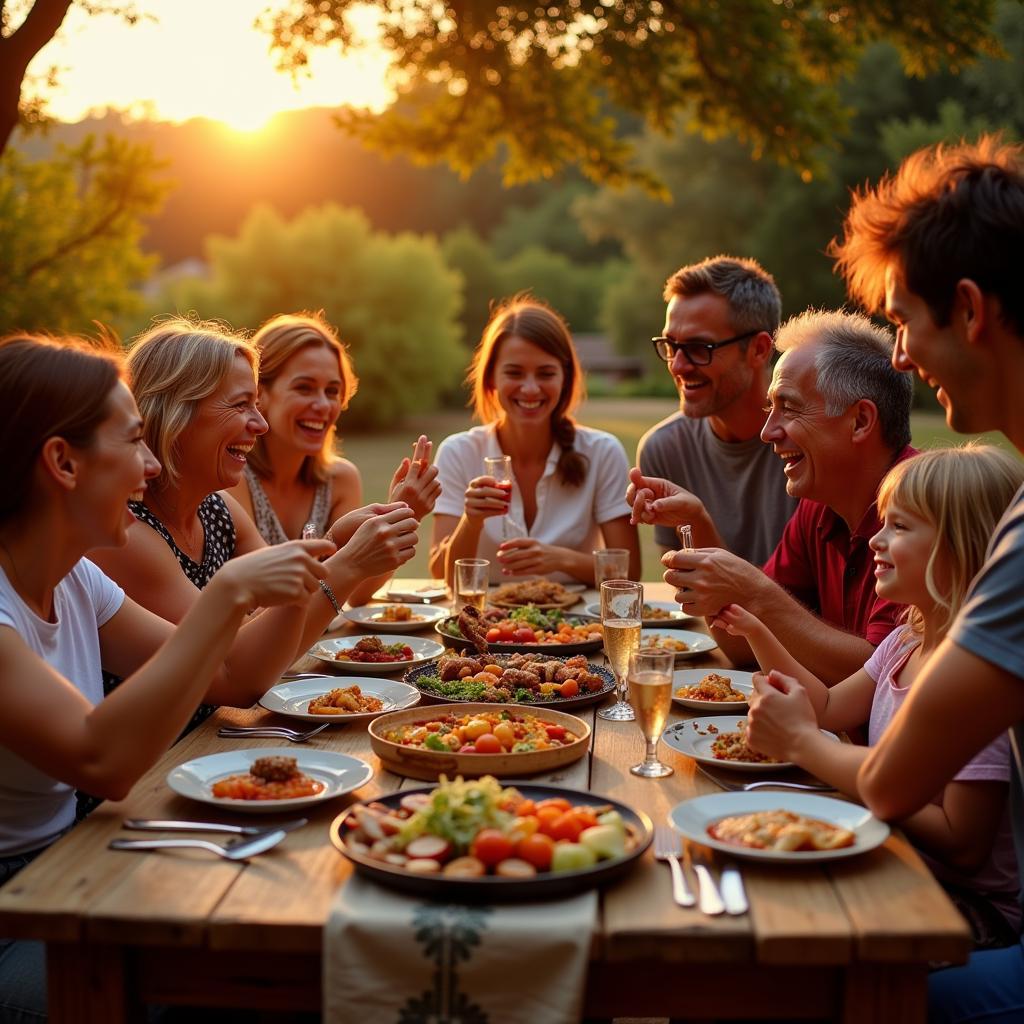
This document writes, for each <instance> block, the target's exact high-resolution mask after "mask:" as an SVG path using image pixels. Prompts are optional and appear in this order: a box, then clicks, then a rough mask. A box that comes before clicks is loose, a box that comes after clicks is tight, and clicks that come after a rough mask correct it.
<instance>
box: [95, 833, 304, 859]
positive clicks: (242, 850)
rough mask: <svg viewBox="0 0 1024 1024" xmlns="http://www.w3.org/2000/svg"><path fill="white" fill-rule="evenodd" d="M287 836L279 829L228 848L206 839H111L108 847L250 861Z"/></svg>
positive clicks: (235, 842) (240, 841)
mask: <svg viewBox="0 0 1024 1024" xmlns="http://www.w3.org/2000/svg"><path fill="white" fill-rule="evenodd" d="M285 835H286V833H285V832H284V831H282V830H281V829H278V830H277V831H276V832H264V833H263V834H262V835H258V836H253V837H252V838H251V839H232V840H231V842H230V843H228V844H227V845H226V846H219V845H218V844H217V843H208V842H207V841H206V840H205V839H111V840H110V843H109V844H108V846H109V848H110V849H111V850H181V849H196V850H209V851H210V853H215V854H217V856H218V857H223V858H224V859H225V860H248V859H249V858H250V857H255V856H256V854H258V853H263V852H264V851H265V850H269V849H270V848H271V847H272V846H277V844H278V843H279V842H281V840H282V839H284V837H285Z"/></svg>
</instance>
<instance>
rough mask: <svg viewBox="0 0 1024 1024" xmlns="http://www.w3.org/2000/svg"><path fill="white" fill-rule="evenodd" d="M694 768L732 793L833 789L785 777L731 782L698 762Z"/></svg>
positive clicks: (827, 790)
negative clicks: (763, 790)
mask: <svg viewBox="0 0 1024 1024" xmlns="http://www.w3.org/2000/svg"><path fill="white" fill-rule="evenodd" d="M696 768H697V771H699V772H700V773H701V775H703V776H704V778H706V779H710V780H711V781H712V782H713V783H715V785H716V786H721V787H722V789H728V790H730V791H731V792H734V793H750V792H752V791H753V790H756V789H769V788H773V789H803V790H808V791H810V792H812V793H832V792H834V791H835V789H834V787H833V786H828V785H826V784H825V783H823V782H787V781H786V780H785V779H778V780H775V779H762V780H760V781H759V782H733V781H732V779H724V778H722V776H720V775H716V774H715V773H714V772H709V771H708V770H707V769H706V768H704V767H702V766H701V765H700V764H696Z"/></svg>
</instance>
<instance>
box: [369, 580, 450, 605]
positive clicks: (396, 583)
mask: <svg viewBox="0 0 1024 1024" xmlns="http://www.w3.org/2000/svg"><path fill="white" fill-rule="evenodd" d="M447 597H448V588H447V587H446V586H445V584H444V580H431V581H430V583H428V584H426V585H425V586H422V587H415V588H413V587H412V585H411V584H408V583H407V584H403V583H402V582H401V580H392V581H391V583H389V584H387V585H386V586H383V587H381V588H380V590H378V591H377V592H376V593H375V594H374V595H373V599H374V601H390V602H392V603H394V604H398V603H400V602H404V601H409V602H414V601H415V602H421V603H423V604H435V603H436V602H438V601H444V600H446V599H447Z"/></svg>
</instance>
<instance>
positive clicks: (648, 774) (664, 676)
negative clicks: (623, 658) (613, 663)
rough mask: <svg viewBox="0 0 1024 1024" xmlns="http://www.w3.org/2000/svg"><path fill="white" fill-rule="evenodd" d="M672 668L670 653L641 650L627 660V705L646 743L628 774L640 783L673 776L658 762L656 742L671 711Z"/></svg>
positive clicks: (672, 657) (672, 655)
mask: <svg viewBox="0 0 1024 1024" xmlns="http://www.w3.org/2000/svg"><path fill="white" fill-rule="evenodd" d="M674 664H675V654H674V653H673V652H672V651H660V650H655V649H653V648H641V649H639V650H636V651H634V652H633V653H632V654H631V655H630V656H629V703H630V704H631V705H632V706H633V710H634V711H635V712H636V718H637V722H638V723H639V725H640V729H641V730H642V732H643V734H644V740H645V741H646V742H647V753H646V756H645V757H644V759H643V761H642V762H641V763H640V764H635V765H633V766H632V767H631V768H630V769H629V770H630V772H632V774H633V775H639V776H640V777H641V778H644V779H663V778H665V776H666V775H671V774H672V772H673V769H672V768H671V767H670V766H669V765H667V764H662V763H661V761H659V760H658V741H659V740H660V739H661V734H662V733H663V732H664V731H665V722H666V720H667V719H668V713H669V709H670V708H671V707H672V668H673V665H674Z"/></svg>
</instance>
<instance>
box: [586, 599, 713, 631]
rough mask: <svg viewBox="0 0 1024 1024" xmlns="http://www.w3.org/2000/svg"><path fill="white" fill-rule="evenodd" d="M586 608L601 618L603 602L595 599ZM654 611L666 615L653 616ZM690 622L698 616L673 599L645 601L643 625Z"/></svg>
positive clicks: (675, 626) (672, 626) (657, 626)
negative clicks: (690, 613)
mask: <svg viewBox="0 0 1024 1024" xmlns="http://www.w3.org/2000/svg"><path fill="white" fill-rule="evenodd" d="M585 610H586V612H587V614H588V615H596V616H597V617H598V618H600V617H601V602H600V601H595V602H594V603H593V604H588V605H587V607H586V609H585ZM652 611H657V612H658V613H659V614H660V613H662V612H663V613H664V614H665V616H666V617H665V618H652V617H651V612H652ZM688 622H696V618H695V617H694V616H693V615H687V614H686V612H684V611H683V610H682V608H680V607H679V605H677V604H675V602H673V601H644V618H643V619H642V620H641V625H643V626H649V627H650V628H651V629H678V628H679V627H680V626H685V625H686V624H687V623H688Z"/></svg>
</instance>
